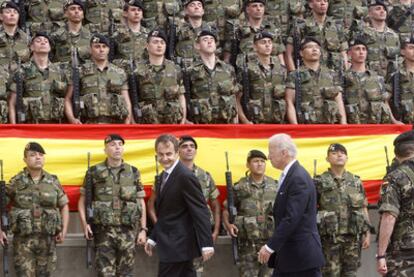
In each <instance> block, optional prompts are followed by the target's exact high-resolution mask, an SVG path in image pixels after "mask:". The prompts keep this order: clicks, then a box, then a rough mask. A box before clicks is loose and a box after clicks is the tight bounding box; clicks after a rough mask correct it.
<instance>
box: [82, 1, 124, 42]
mask: <svg viewBox="0 0 414 277" xmlns="http://www.w3.org/2000/svg"><path fill="white" fill-rule="evenodd" d="M85 6H86V12H85V21H86V22H87V24H88V28H89V30H90V31H91V33H95V32H97V33H103V34H108V31H109V25H110V21H109V20H110V18H109V11H111V12H112V16H113V20H114V23H115V24H120V23H121V22H122V9H123V4H122V2H121V1H117V0H86V1H85Z"/></svg>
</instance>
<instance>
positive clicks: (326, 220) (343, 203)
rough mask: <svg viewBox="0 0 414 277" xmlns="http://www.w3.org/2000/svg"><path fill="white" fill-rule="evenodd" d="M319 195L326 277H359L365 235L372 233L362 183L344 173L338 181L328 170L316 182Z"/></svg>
mask: <svg viewBox="0 0 414 277" xmlns="http://www.w3.org/2000/svg"><path fill="white" fill-rule="evenodd" d="M315 184H316V190H317V194H318V228H319V234H320V235H321V241H322V248H323V251H324V255H325V259H326V265H325V267H323V268H322V272H323V276H327V277H328V276H331V277H340V276H347V277H351V276H355V277H356V276H357V275H356V273H357V270H358V267H359V266H360V264H361V262H360V258H361V243H362V235H363V234H364V233H366V232H367V231H368V230H369V224H368V221H367V219H366V218H365V215H364V207H365V206H366V205H367V199H366V196H365V190H364V187H363V185H362V181H361V179H360V178H359V177H358V176H356V175H354V174H352V173H350V172H348V171H345V172H344V173H343V175H342V177H340V178H338V177H335V176H334V174H333V173H332V172H331V171H330V170H328V171H325V172H324V173H323V174H322V175H319V176H317V177H316V178H315Z"/></svg>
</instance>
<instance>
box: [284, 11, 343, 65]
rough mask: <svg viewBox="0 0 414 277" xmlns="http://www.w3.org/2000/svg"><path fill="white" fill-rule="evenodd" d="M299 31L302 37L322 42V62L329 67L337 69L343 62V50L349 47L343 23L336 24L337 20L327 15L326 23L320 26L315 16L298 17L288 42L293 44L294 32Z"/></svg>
mask: <svg viewBox="0 0 414 277" xmlns="http://www.w3.org/2000/svg"><path fill="white" fill-rule="evenodd" d="M295 31H296V32H299V37H300V38H301V39H303V38H305V37H312V38H315V39H317V40H318V41H319V42H320V43H321V53H322V55H321V63H322V64H323V65H326V66H328V67H329V68H333V69H337V68H339V66H340V65H341V64H343V62H342V60H343V58H342V54H341V52H342V51H346V50H347V49H348V43H347V41H346V36H345V31H344V29H343V26H342V25H341V24H336V22H335V20H334V19H332V18H331V17H327V18H326V20H325V22H324V24H323V25H322V26H319V25H318V23H317V22H316V21H315V19H314V18H313V16H310V17H308V18H306V19H297V20H296V22H294V23H293V26H292V28H291V33H290V35H289V37H288V39H287V43H289V44H291V45H293V37H294V32H295Z"/></svg>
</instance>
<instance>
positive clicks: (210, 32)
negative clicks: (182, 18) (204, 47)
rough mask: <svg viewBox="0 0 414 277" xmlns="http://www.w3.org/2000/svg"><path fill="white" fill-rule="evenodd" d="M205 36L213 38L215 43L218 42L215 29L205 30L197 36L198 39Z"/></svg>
mask: <svg viewBox="0 0 414 277" xmlns="http://www.w3.org/2000/svg"><path fill="white" fill-rule="evenodd" d="M204 36H212V37H213V38H214V40H215V41H217V33H216V32H215V30H214V29H213V28H204V29H202V30H201V31H200V32H198V34H197V39H198V38H201V37H204Z"/></svg>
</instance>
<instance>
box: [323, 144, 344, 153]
mask: <svg viewBox="0 0 414 277" xmlns="http://www.w3.org/2000/svg"><path fill="white" fill-rule="evenodd" d="M336 151H342V152H344V153H345V155H348V151H346V148H345V146H343V145H342V144H340V143H332V144H331V145H329V147H328V154H329V152H336Z"/></svg>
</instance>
